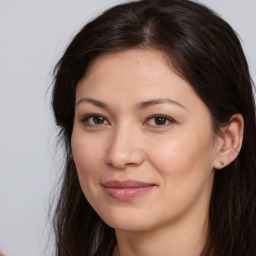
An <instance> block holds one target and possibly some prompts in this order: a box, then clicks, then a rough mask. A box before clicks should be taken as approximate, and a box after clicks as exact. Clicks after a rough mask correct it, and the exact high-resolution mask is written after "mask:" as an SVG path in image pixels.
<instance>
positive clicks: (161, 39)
mask: <svg viewBox="0 0 256 256" xmlns="http://www.w3.org/2000/svg"><path fill="white" fill-rule="evenodd" d="M129 48H142V49H143V48H151V49H155V50H159V51H162V52H164V53H165V54H166V56H167V57H168V58H169V60H170V62H171V64H172V66H173V67H174V69H175V70H176V72H177V74H178V75H179V76H180V77H182V78H183V79H185V80H186V81H188V82H189V84H190V85H191V86H192V87H193V89H194V90H195V92H196V93H197V94H198V96H199V97H200V98H201V99H202V100H203V101H204V103H205V104H206V106H207V107H208V109H209V110H210V112H211V115H212V119H213V124H214V129H215V131H216V132H217V131H218V128H219V127H220V126H221V125H222V124H224V123H226V122H228V120H229V118H230V117H231V116H232V115H233V114H235V113H240V114H242V116H243V118H244V121H245V127H244V139H243V145H242V149H241V151H240V153H239V155H238V157H237V158H236V160H235V161H233V162H232V163H231V164H230V165H228V166H227V167H225V168H224V169H222V170H216V172H215V180H214V186H213V191H212V197H211V201H210V210H209V234H208V237H207V242H206V244H205V248H204V250H203V252H202V254H201V255H204V256H206V255H207V256H210V255H211V256H212V255H214V256H245V255H252V254H253V253H254V252H255V251H256V250H255V248H253V246H254V244H255V242H256V240H255V233H256V225H255V222H256V213H255V190H256V124H255V123H256V121H255V119H256V117H255V102H254V99H253V86H252V85H253V83H252V81H251V79H250V74H249V71H248V65H247V61H246V59H245V56H244V53H243V50H242V47H241V44H240V42H239V39H238V38H237V36H236V33H235V32H234V31H233V29H232V28H231V27H230V26H229V25H228V24H227V23H226V22H225V21H224V20H223V19H221V18H220V17H219V16H217V15H216V14H215V13H213V12H212V11H211V10H209V9H208V8H206V7H205V6H203V5H200V4H198V3H195V2H192V1H189V0H145V1H135V2H130V3H127V4H122V5H118V6H115V7H113V8H111V9H109V10H107V11H106V12H104V13H103V14H102V15H100V16H99V17H97V18H96V19H94V20H93V21H91V22H90V23H88V24H87V25H86V26H84V27H83V28H82V29H81V31H80V32H79V33H78V34H77V35H76V36H75V37H74V39H73V40H72V42H71V43H70V45H69V46H68V48H67V49H66V51H65V53H64V55H63V57H62V58H61V59H60V61H59V62H58V64H57V65H56V69H55V83H54V87H53V94H52V106H53V110H54V114H55V120H56V123H57V125H58V126H59V128H60V138H61V140H62V141H63V143H64V145H65V152H66V156H65V157H66V159H65V170H64V174H63V181H62V187H61V191H60V194H59V200H58V205H57V209H56V212H55V218H54V228H55V234H56V248H57V249H56V255H58V256H82V255H86V256H92V255H100V256H103V255H105V256H108V255H112V252H113V248H114V246H115V244H116V238H115V233H114V230H113V229H112V228H111V227H108V226H107V225H106V224H105V223H104V222H103V221H102V220H101V219H100V217H99V216H98V215H97V213H95V211H94V210H93V209H92V207H91V206H90V204H89V203H88V202H87V200H86V198H85V196H84V195H83V193H82V190H81V188H80V185H79V181H78V176H77V171H76V167H75V164H74V161H73V157H72V151H71V145H70V142H71V134H72V128H73V120H74V107H75V90H76V85H77V82H78V81H79V79H80V78H81V77H82V75H83V74H84V72H85V71H86V68H87V66H88V65H89V64H90V63H91V61H92V60H94V59H95V58H96V57H97V56H99V55H101V54H103V53H106V52H117V51H121V50H125V49H129Z"/></svg>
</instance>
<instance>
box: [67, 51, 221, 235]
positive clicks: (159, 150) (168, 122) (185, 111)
mask: <svg viewBox="0 0 256 256" xmlns="http://www.w3.org/2000/svg"><path fill="white" fill-rule="evenodd" d="M217 141H218V140H216V138H215V134H214V132H213V129H212V123H211V116H210V113H209V111H208V109H207V107H206V106H205V104H204V103H203V102H202V100H201V99H200V98H199V97H198V96H197V95H196V94H195V92H194V91H193V89H192V87H191V86H190V85H189V84H188V83H187V82H185V81H184V80H183V79H181V78H180V77H179V76H177V74H176V73H175V72H174V71H173V70H172V68H171V67H170V65H169V64H168V63H167V60H166V59H165V58H164V56H163V55H162V54H161V53H159V52H156V51H153V50H151V51H150V50H139V49H138V50H136V49H134V50H126V51H123V52H120V53H111V54H106V55H101V56H100V57H98V58H97V59H96V60H95V61H94V62H93V63H92V64H91V65H90V66H89V68H88V70H87V71H86V73H85V75H84V76H83V78H82V79H81V80H80V81H79V83H78V85H77V90H76V107H75V120H74V127H73V134H72V151H73V157H74V161H75V164H76V167H77V172H78V176H79V181H80V184H81V187H82V190H83V192H84V195H85V197H86V198H87V200H88V201H89V203H90V204H91V205H92V207H93V208H94V209H95V211H96V212H97V213H98V214H99V215H100V216H101V218H102V219H103V220H104V221H105V222H106V223H107V224H108V225H110V226H112V227H114V228H116V229H119V230H127V231H139V230H152V229H155V228H160V227H163V226H165V227H166V225H176V224H177V223H184V225H186V223H191V222H192V223H194V224H196V223H197V222H198V221H201V222H202V221H204V220H205V218H206V216H207V211H208V205H209V200H210V195H211V189H212V183H213V176H214V175H213V173H214V171H213V170H214V164H215V162H216V161H217V160H216V159H217V146H218V145H217Z"/></svg>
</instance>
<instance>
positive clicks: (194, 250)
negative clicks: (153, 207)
mask: <svg viewBox="0 0 256 256" xmlns="http://www.w3.org/2000/svg"><path fill="white" fill-rule="evenodd" d="M201 217H202V216H201ZM190 223H193V224H189V223H184V222H182V224H175V225H172V226H171V227H170V226H168V225H165V226H164V227H162V228H158V229H155V230H150V231H144V232H130V231H123V230H116V237H117V246H116V248H115V250H114V253H113V256H135V255H136V256H153V255H154V256H155V255H158V256H165V255H175V256H184V255H190V256H199V255H201V252H202V250H203V248H204V245H205V242H206V237H207V226H208V222H207V223H206V221H205V218H204V219H202V221H201V223H200V225H198V222H190ZM195 223H196V224H195Z"/></svg>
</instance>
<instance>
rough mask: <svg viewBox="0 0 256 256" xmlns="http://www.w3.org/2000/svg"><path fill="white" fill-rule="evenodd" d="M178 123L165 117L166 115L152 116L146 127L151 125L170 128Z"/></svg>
mask: <svg viewBox="0 0 256 256" xmlns="http://www.w3.org/2000/svg"><path fill="white" fill-rule="evenodd" d="M174 123H176V121H175V120H174V119H173V118H171V117H169V116H165V115H153V116H150V117H149V118H148V119H147V121H146V123H145V125H150V126H168V125H170V124H174Z"/></svg>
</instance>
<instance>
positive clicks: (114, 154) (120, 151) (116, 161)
mask: <svg viewBox="0 0 256 256" xmlns="http://www.w3.org/2000/svg"><path fill="white" fill-rule="evenodd" d="M111 135H112V136H111V139H110V141H109V146H108V150H107V154H106V161H107V164H108V165H111V166H112V167H115V168H117V169H126V168H128V167H135V166H139V165H140V164H142V163H143V161H144V157H145V156H144V152H143V146H144V145H143V141H142V136H141V134H140V133H139V132H138V131H136V129H134V128H131V127H127V126H126V127H120V128H118V129H116V130H115V131H113V132H112V134H111Z"/></svg>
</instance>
